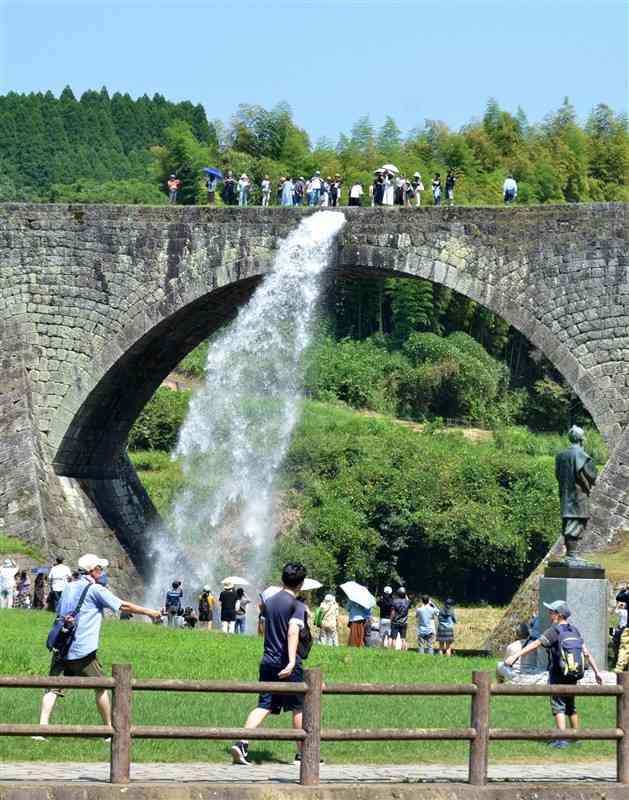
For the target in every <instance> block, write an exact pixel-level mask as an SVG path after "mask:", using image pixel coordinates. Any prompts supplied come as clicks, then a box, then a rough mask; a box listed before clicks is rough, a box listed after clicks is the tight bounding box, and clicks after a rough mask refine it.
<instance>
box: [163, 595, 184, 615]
mask: <svg viewBox="0 0 629 800" xmlns="http://www.w3.org/2000/svg"><path fill="white" fill-rule="evenodd" d="M166 611H170V612H171V613H175V614H178V613H179V612H180V611H181V592H180V591H179V590H178V589H177V590H175V589H171V590H170V591H168V592H166Z"/></svg>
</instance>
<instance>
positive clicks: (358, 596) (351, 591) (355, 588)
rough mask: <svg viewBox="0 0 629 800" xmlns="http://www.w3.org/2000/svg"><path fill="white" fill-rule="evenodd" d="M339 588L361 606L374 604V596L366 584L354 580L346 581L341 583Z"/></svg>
mask: <svg viewBox="0 0 629 800" xmlns="http://www.w3.org/2000/svg"><path fill="white" fill-rule="evenodd" d="M341 589H342V590H343V591H344V592H345V594H346V595H347V599H348V600H351V601H352V603H358V605H359V606H362V607H363V608H373V607H374V606H375V605H376V598H375V597H374V596H373V595H372V594H371V592H370V591H369V589H368V588H367V587H366V586H361V585H360V583H356V581H347V583H342V584H341Z"/></svg>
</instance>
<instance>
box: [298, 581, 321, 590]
mask: <svg viewBox="0 0 629 800" xmlns="http://www.w3.org/2000/svg"><path fill="white" fill-rule="evenodd" d="M322 586H323V584H322V583H321V581H317V580H315V579H314V578H306V579H305V580H304V582H303V585H302V587H301V590H302V591H303V592H309V591H311V590H312V589H320V588H321V587H322Z"/></svg>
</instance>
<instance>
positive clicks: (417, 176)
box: [413, 172, 421, 178]
mask: <svg viewBox="0 0 629 800" xmlns="http://www.w3.org/2000/svg"><path fill="white" fill-rule="evenodd" d="M413 177H414V178H421V175H420V174H419V172H415V173H414V174H413Z"/></svg>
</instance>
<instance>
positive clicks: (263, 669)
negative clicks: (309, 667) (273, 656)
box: [258, 664, 304, 714]
mask: <svg viewBox="0 0 629 800" xmlns="http://www.w3.org/2000/svg"><path fill="white" fill-rule="evenodd" d="M282 669H283V667H274V666H272V665H271V664H260V672H259V679H260V681H262V682H264V683H269V682H275V681H278V680H280V679H279V678H278V677H277V674H278V672H281V671H282ZM303 679H304V671H303V669H302V666H301V664H296V665H295V669H294V670H293V672H292V674H291V676H290V678H283V679H282V681H283V682H286V683H302V682H303ZM303 707H304V696H303V694H271V693H270V692H265V693H264V694H261V695H259V696H258V708H264V709H266V710H267V711H270V712H271V714H279V713H280V712H281V711H301V710H302V708H303Z"/></svg>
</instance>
